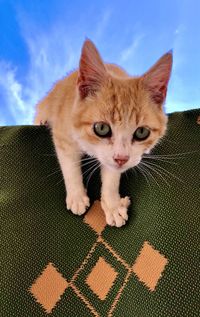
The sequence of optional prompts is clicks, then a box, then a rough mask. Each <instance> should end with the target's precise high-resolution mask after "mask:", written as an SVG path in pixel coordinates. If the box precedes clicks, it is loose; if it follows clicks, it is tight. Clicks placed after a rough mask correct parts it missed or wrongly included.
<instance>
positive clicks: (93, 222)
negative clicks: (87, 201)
mask: <svg viewBox="0 0 200 317" xmlns="http://www.w3.org/2000/svg"><path fill="white" fill-rule="evenodd" d="M84 221H85V223H87V224H88V225H90V227H91V228H92V229H93V230H94V231H96V232H97V233H98V234H101V232H102V231H103V230H104V228H105V226H106V217H105V215H104V212H103V210H102V208H101V203H100V201H99V200H96V201H95V202H94V203H93V205H92V207H91V208H90V210H89V211H88V212H87V214H86V215H85V217H84Z"/></svg>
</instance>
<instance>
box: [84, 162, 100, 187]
mask: <svg viewBox="0 0 200 317" xmlns="http://www.w3.org/2000/svg"><path fill="white" fill-rule="evenodd" d="M100 166H101V163H100V162H98V164H97V165H95V168H94V170H93V171H92V172H91V173H90V174H89V178H88V179H87V183H86V188H87V189H88V185H89V181H90V179H91V177H92V175H93V174H94V173H95V172H96V170H97V169H98V168H99V167H100Z"/></svg>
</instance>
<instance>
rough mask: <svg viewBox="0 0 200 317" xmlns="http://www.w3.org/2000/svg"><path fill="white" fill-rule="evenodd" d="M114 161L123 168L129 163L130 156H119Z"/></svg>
mask: <svg viewBox="0 0 200 317" xmlns="http://www.w3.org/2000/svg"><path fill="white" fill-rule="evenodd" d="M113 159H114V161H115V162H116V163H117V164H118V166H119V167H121V166H122V165H124V164H125V163H126V162H128V160H129V156H128V155H126V156H122V155H118V156H116V157H113Z"/></svg>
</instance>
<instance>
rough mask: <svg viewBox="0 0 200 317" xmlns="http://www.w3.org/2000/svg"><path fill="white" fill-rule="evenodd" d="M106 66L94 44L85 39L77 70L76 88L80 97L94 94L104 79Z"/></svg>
mask: <svg viewBox="0 0 200 317" xmlns="http://www.w3.org/2000/svg"><path fill="white" fill-rule="evenodd" d="M106 75H107V73H106V68H105V66H104V63H103V61H102V59H101V56H100V54H99V52H98V51H97V49H96V47H95V45H94V44H93V43H92V41H90V40H88V39H87V40H85V42H84V44H83V47H82V52H81V58H80V63H79V71H78V80H77V85H78V90H79V94H80V97H81V99H84V98H85V97H87V96H88V95H94V94H95V92H96V91H98V90H99V89H100V87H101V85H102V84H103V82H104V81H105V79H106Z"/></svg>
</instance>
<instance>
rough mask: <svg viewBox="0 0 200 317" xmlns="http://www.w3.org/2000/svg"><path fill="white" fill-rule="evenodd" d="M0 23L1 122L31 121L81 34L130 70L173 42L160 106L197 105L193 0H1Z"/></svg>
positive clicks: (73, 61) (197, 8)
mask: <svg viewBox="0 0 200 317" xmlns="http://www.w3.org/2000/svg"><path fill="white" fill-rule="evenodd" d="M0 30H1V32H0V125H15V124H31V123H32V120H33V115H34V106H35V104H36V103H37V102H38V101H39V100H40V99H41V98H42V97H43V96H44V95H45V94H46V93H47V92H48V90H49V89H50V88H51V87H52V85H53V83H54V82H55V81H56V80H58V79H60V78H61V77H63V76H65V75H66V74H67V73H68V72H69V71H71V70H73V69H75V68H76V67H77V66H78V62H79V56H80V50H81V46H82V43H83V41H84V39H85V38H86V37H88V38H90V39H91V40H92V41H93V42H94V43H95V44H96V46H97V47H98V49H99V51H100V53H101V55H102V57H103V59H104V60H105V61H108V62H113V63H116V64H118V65H121V66H122V67H123V68H125V69H126V70H127V71H128V72H129V73H130V74H132V75H139V74H142V73H143V72H145V71H146V70H147V69H148V68H149V67H150V66H151V65H152V64H153V63H154V62H155V61H156V60H157V59H158V58H159V57H160V56H161V55H162V54H164V53H165V52H167V51H169V50H170V49H173V52H174V65H173V72H172V77H171V81H170V85H169V91H168V98H167V101H166V106H165V107H166V111H167V112H174V111H182V110H187V109H190V108H199V107H200V35H199V32H200V1H199V0H168V1H165V0H163V1H159V0H151V1H149V0H140V1H138V0H137V1H135V0H133V1H130V0H123V1H121V0H110V1H106V0H99V1H94V0H93V1H86V0H85V1H78V0H74V1H66V0H59V1H58V0H15V1H12V0H0Z"/></svg>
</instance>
